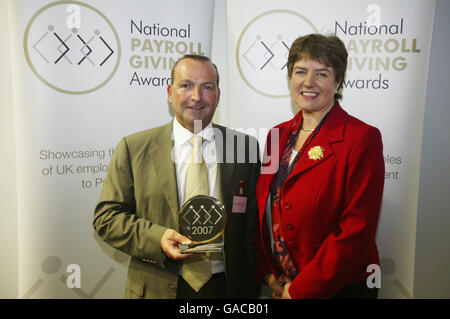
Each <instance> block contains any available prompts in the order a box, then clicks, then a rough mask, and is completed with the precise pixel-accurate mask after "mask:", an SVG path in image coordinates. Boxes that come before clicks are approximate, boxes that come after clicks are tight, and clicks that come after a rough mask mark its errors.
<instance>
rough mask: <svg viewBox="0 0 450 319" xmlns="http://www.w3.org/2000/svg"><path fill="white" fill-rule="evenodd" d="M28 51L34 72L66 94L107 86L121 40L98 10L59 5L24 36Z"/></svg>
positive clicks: (39, 14) (43, 10)
mask: <svg viewBox="0 0 450 319" xmlns="http://www.w3.org/2000/svg"><path fill="white" fill-rule="evenodd" d="M24 51H25V57H26V59H27V62H28V64H29V66H30V68H31V70H32V71H33V73H34V74H35V75H36V76H37V77H38V78H39V79H40V80H41V81H42V82H44V83H45V84H46V85H47V86H49V87H51V88H52V89H55V90H57V91H59V92H62V93H66V94H86V93H90V92H93V91H95V90H98V89H99V88H101V87H103V86H104V85H105V84H106V83H107V82H108V81H109V80H110V79H111V78H112V77H113V75H114V73H115V72H116V70H117V68H118V65H119V61H120V54H121V50H120V41H119V37H118V35H117V31H116V30H115V28H114V26H113V25H112V23H111V22H110V21H109V20H108V18H107V17H106V16H105V15H104V14H103V13H101V12H100V11H99V10H98V9H96V8H94V7H92V6H90V5H88V4H85V3H82V2H78V1H58V2H53V3H50V4H48V5H46V6H44V7H43V8H41V9H39V10H38V11H37V12H36V13H35V14H34V15H33V17H32V18H31V19H30V21H29V23H28V25H27V27H26V30H25V35H24Z"/></svg>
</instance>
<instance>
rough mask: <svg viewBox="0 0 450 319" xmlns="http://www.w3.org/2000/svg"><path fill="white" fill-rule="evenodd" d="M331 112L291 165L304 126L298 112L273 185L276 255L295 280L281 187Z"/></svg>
mask: <svg viewBox="0 0 450 319" xmlns="http://www.w3.org/2000/svg"><path fill="white" fill-rule="evenodd" d="M329 114H330V112H328V113H327V114H326V115H325V117H324V118H323V119H322V121H321V122H320V124H319V125H318V126H317V127H316V128H315V129H314V131H313V132H312V133H311V134H310V135H309V136H308V138H307V139H306V141H305V143H303V146H302V147H301V149H300V151H299V152H298V154H297V156H296V157H295V159H294V161H293V162H292V164H291V165H289V160H290V158H291V154H292V149H293V148H294V147H295V144H296V142H297V138H298V135H299V133H300V130H301V127H302V116H301V112H299V113H298V114H297V116H296V117H295V118H294V122H293V123H292V128H291V133H290V135H289V138H288V141H287V143H286V146H285V147H284V150H283V155H282V157H281V161H280V165H279V168H278V172H277V174H276V175H275V177H274V180H273V182H272V187H271V195H272V232H273V238H274V249H273V251H274V256H275V259H276V261H277V262H278V265H279V266H280V268H281V270H282V273H283V274H284V275H285V276H286V277H288V278H289V279H290V280H294V279H295V277H296V276H297V275H298V270H297V267H296V266H295V264H294V261H293V259H292V257H291V255H290V253H289V250H288V249H287V247H286V244H285V243H284V239H283V237H282V236H281V229H280V227H281V207H280V202H281V188H282V186H283V184H284V182H285V181H286V180H287V178H288V177H289V175H290V174H291V172H292V169H293V168H294V167H295V164H296V163H297V161H298V159H299V158H300V156H301V155H302V153H303V152H304V150H305V149H306V148H307V147H308V145H309V144H310V143H311V141H312V139H313V138H314V137H315V136H316V135H317V133H318V132H319V130H320V128H321V127H322V125H323V123H324V122H325V120H326V119H327V117H328V115H329Z"/></svg>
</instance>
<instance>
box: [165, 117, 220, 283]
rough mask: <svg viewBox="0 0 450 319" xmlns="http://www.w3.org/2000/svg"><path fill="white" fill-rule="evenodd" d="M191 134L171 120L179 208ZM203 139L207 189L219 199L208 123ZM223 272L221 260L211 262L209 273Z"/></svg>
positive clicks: (214, 148) (183, 193) (212, 138)
mask: <svg viewBox="0 0 450 319" xmlns="http://www.w3.org/2000/svg"><path fill="white" fill-rule="evenodd" d="M193 135H194V134H192V133H191V132H190V131H189V130H187V129H185V128H184V127H183V126H181V124H180V123H179V122H178V120H177V119H176V118H175V119H174V120H173V133H172V139H173V145H174V148H173V153H172V156H173V161H174V163H175V170H176V176H177V188H178V203H179V204H180V207H181V206H183V204H184V202H185V201H186V200H187V198H184V197H185V191H186V173H187V169H188V166H189V161H190V158H191V152H192V145H191V143H190V142H189V141H190V139H191V137H192V136H193ZM197 135H200V136H201V137H203V140H204V141H203V145H202V153H203V158H204V160H205V164H206V168H207V170H208V187H209V196H212V197H214V198H219V185H218V179H217V156H216V143H215V139H214V129H213V126H212V123H211V122H210V123H209V124H208V125H207V126H206V127H205V128H204V129H203V130H202V131H200V133H198V134H197ZM224 270H225V265H224V262H223V261H222V260H214V259H212V260H211V273H212V274H215V273H219V272H223V271H224Z"/></svg>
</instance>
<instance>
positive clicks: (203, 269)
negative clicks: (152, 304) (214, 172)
mask: <svg viewBox="0 0 450 319" xmlns="http://www.w3.org/2000/svg"><path fill="white" fill-rule="evenodd" d="M190 142H191V145H192V153H191V159H190V162H189V166H188V169H187V173H186V191H185V201H186V200H188V199H189V198H191V197H193V196H195V195H209V187H208V170H207V169H206V163H205V161H204V159H203V156H202V144H203V139H202V137H201V136H197V135H194V136H192V137H191V140H190ZM181 275H182V277H183V279H184V280H186V282H187V283H188V284H189V285H190V286H191V287H192V288H193V289H194V290H195V291H196V292H198V291H199V290H200V289H201V288H202V287H203V285H204V284H205V283H206V282H207V281H208V280H209V278H211V260H210V258H209V256H208V255H204V256H194V257H191V258H189V259H186V260H185V261H184V262H183V270H182V272H181Z"/></svg>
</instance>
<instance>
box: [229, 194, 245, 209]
mask: <svg viewBox="0 0 450 319" xmlns="http://www.w3.org/2000/svg"><path fill="white" fill-rule="evenodd" d="M246 209H247V197H245V196H238V195H234V196H233V208H232V210H231V212H232V213H239V214H244V213H245V210H246Z"/></svg>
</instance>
